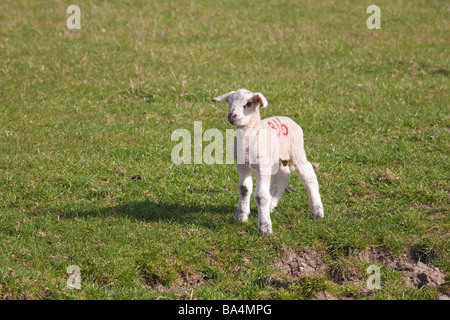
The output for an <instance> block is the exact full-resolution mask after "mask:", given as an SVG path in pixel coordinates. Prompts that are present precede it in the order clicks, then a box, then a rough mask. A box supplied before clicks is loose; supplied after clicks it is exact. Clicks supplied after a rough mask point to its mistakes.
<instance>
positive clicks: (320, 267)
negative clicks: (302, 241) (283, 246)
mask: <svg viewBox="0 0 450 320" xmlns="http://www.w3.org/2000/svg"><path fill="white" fill-rule="evenodd" d="M322 256H323V254H321V253H319V252H317V251H315V250H314V249H312V248H309V247H306V248H303V249H302V250H301V251H300V252H295V251H294V250H292V249H287V250H286V251H285V252H284V253H283V254H282V255H281V256H279V257H278V258H276V259H275V260H274V261H273V267H274V268H275V269H277V270H279V271H281V273H283V274H285V275H287V276H290V277H294V278H300V277H304V276H314V275H324V274H325V270H326V265H325V264H324V262H323V259H322Z"/></svg>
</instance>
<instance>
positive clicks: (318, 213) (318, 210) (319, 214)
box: [311, 206, 324, 220]
mask: <svg viewBox="0 0 450 320" xmlns="http://www.w3.org/2000/svg"><path fill="white" fill-rule="evenodd" d="M311 217H312V218H313V219H316V220H320V219H323V217H324V214H323V207H322V206H316V207H314V208H313V210H312V212H311Z"/></svg>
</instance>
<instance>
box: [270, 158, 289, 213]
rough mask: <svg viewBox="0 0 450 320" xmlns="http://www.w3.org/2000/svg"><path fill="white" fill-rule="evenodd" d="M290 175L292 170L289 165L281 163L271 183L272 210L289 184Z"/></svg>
mask: <svg viewBox="0 0 450 320" xmlns="http://www.w3.org/2000/svg"><path fill="white" fill-rule="evenodd" d="M290 176H291V172H290V170H289V165H283V164H282V163H280V167H279V168H278V172H277V173H276V174H275V175H273V176H272V182H271V183H270V196H271V201H270V212H272V211H273V209H275V207H276V206H277V205H278V202H279V201H280V198H281V195H282V194H283V192H284V190H285V189H286V187H287V185H288V182H289V178H290Z"/></svg>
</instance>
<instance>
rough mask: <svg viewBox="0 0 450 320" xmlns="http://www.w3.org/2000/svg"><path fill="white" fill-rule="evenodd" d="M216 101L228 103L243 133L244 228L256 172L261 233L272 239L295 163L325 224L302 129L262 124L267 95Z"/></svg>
mask: <svg viewBox="0 0 450 320" xmlns="http://www.w3.org/2000/svg"><path fill="white" fill-rule="evenodd" d="M212 101H213V102H228V105H229V110H228V121H229V122H230V123H231V124H232V125H235V126H236V127H237V130H236V137H235V139H234V157H235V159H236V160H237V161H236V163H237V170H238V172H239V202H238V206H237V211H236V216H235V218H236V219H237V220H239V221H242V222H246V221H247V220H248V216H249V214H250V196H251V192H252V185H253V183H252V171H253V170H256V177H257V186H256V190H255V202H256V205H257V207H258V228H259V231H260V232H261V233H262V234H270V233H272V221H271V220H270V212H272V210H273V209H274V208H275V207H276V206H277V204H278V201H279V200H280V197H281V195H282V194H283V192H284V190H285V188H286V186H287V184H288V181H289V178H290V171H291V170H290V169H289V163H290V164H291V166H292V171H293V170H296V171H297V173H298V175H299V177H300V179H301V180H302V182H303V184H304V186H305V187H306V190H307V191H308V195H309V203H310V208H311V216H312V217H313V218H315V219H321V218H323V216H324V214H323V205H322V202H321V199H320V194H319V183H318V182H317V177H316V174H315V173H314V169H313V167H312V165H311V163H309V162H308V161H307V160H306V153H305V150H304V148H303V131H302V128H301V127H300V126H299V125H298V124H296V123H295V122H294V121H293V120H292V119H290V118H287V117H271V118H267V119H264V120H261V116H260V113H259V108H260V107H261V108H265V107H267V104H268V102H267V100H266V98H265V97H264V96H263V95H262V94H261V93H252V92H250V91H248V90H246V89H239V90H237V91H231V92H228V93H227V94H224V95H222V96H219V97H216V98H213V99H212Z"/></svg>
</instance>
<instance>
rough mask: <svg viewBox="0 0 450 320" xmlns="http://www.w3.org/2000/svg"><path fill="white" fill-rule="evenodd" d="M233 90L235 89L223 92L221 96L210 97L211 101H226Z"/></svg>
mask: <svg viewBox="0 0 450 320" xmlns="http://www.w3.org/2000/svg"><path fill="white" fill-rule="evenodd" d="M235 92H236V91H230V92H228V93H226V94H224V95H223V96H218V97H215V98H212V99H211V101H212V102H228V98H229V97H230V96H231V95H232V94H233V93H235Z"/></svg>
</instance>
